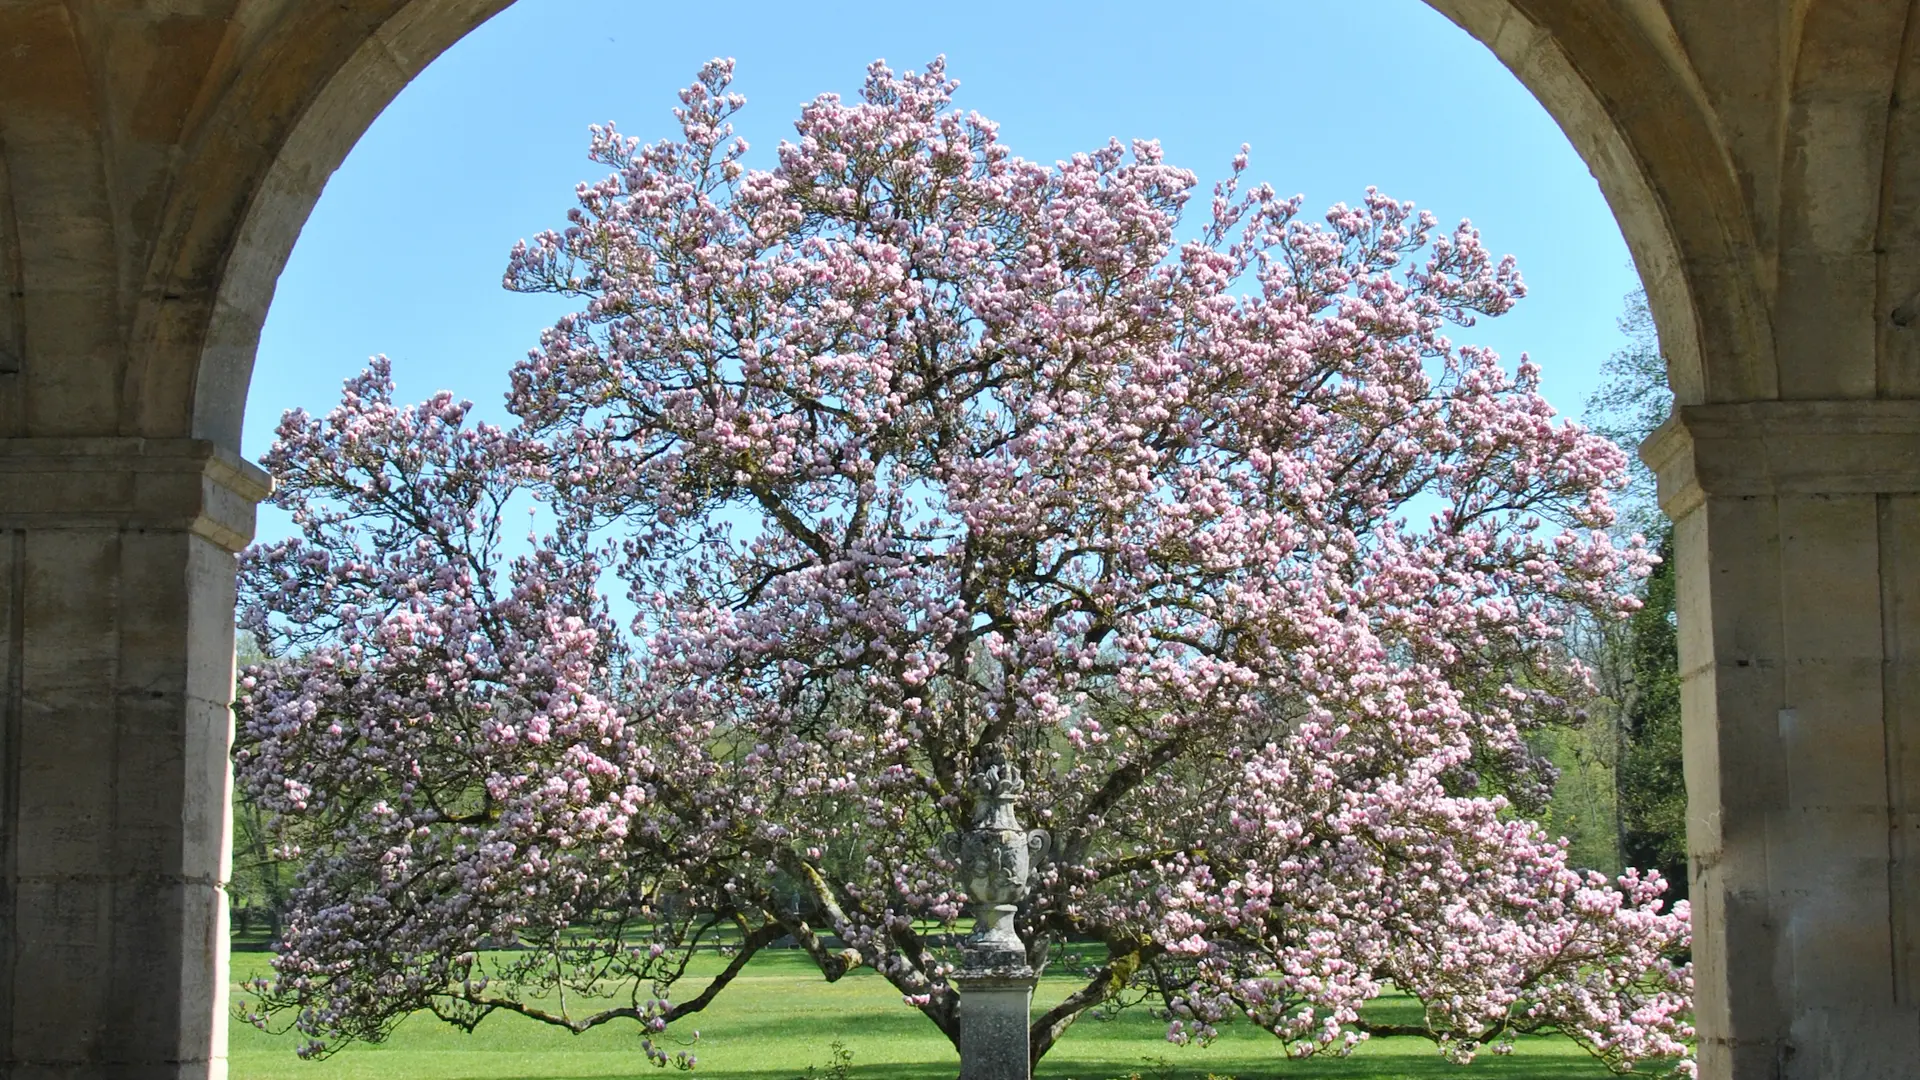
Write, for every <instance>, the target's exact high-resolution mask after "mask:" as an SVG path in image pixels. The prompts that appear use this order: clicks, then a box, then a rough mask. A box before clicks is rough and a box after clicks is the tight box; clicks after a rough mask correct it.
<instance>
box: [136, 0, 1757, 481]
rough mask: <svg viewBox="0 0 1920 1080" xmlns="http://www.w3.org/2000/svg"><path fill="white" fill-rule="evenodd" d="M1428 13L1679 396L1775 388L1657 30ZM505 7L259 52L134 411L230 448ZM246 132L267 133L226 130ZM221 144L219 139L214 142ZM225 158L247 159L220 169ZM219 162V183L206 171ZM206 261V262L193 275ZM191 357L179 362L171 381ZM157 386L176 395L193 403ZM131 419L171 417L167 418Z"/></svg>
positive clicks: (335, 26)
mask: <svg viewBox="0 0 1920 1080" xmlns="http://www.w3.org/2000/svg"><path fill="white" fill-rule="evenodd" d="M1428 2H1429V3H1430V4H1431V6H1433V7H1435V8H1436V9H1438V10H1439V11H1441V12H1442V13H1443V14H1445V15H1446V16H1447V17H1448V18H1449V19H1451V20H1453V21H1454V22H1455V23H1456V24H1458V25H1459V26H1460V27H1462V28H1463V29H1464V30H1465V31H1466V32H1467V33H1469V34H1471V35H1473V36H1474V37H1475V38H1477V39H1479V40H1480V41H1482V42H1483V43H1485V44H1486V45H1487V46H1488V47H1489V48H1491V49H1492V50H1493V51H1494V52H1495V54H1496V55H1498V56H1499V57H1500V59H1501V60H1502V61H1504V62H1505V63H1506V64H1507V66H1508V67H1509V68H1510V69H1511V70H1512V71H1513V72H1514V73H1515V74H1516V75H1517V76H1518V77H1519V78H1520V80H1521V81H1522V82H1523V83H1524V84H1525V85H1526V86H1527V87H1528V88H1529V89H1530V90H1531V91H1532V92H1533V93H1534V95H1535V96H1536V98H1538V99H1539V100H1540V102H1541V103H1542V104H1543V105H1544V106H1545V107H1546V108H1547V110H1548V111H1549V113H1551V114H1552V115H1553V116H1554V117H1555V119H1556V120H1557V121H1558V122H1559V123H1560V125H1561V128H1562V130H1564V131H1565V132H1566V133H1567V135H1568V137H1569V139H1570V140H1572V142H1573V144H1574V146H1575V147H1576V148H1577V150H1578V151H1579V153H1580V154H1581V156H1582V157H1583V158H1584V159H1585V160H1586V161H1587V162H1588V164H1589V166H1590V167H1591V168H1592V169H1593V171H1594V173H1595V175H1596V176H1597V177H1598V178H1599V181H1600V186H1601V189H1602V191H1603V192H1604V193H1605V195H1606V197H1607V200H1608V203H1609V205H1610V206H1611V207H1612V209H1613V211H1614V213H1615V215H1616V217H1617V218H1618V219H1619V221H1620V224H1621V227H1622V229H1623V231H1624V232H1625V235H1626V239H1627V242H1628V246H1629V248H1630V249H1631V250H1632V252H1633V255H1634V258H1635V261H1636V262H1637V264H1638V266H1639V268H1640V271H1641V276H1642V277H1643V279H1645V280H1646V282H1647V286H1648V292H1649V295H1650V298H1651V301H1652V306H1653V310H1654V314H1655V318H1656V320H1657V322H1658V325H1659V327H1660V330H1661V339H1662V342H1663V343H1664V346H1665V349H1666V351H1667V354H1668V356H1669V361H1670V364H1671V368H1672V371H1671V375H1670V378H1671V380H1672V383H1673V385H1674V388H1675V390H1676V392H1677V394H1678V395H1679V398H1680V400H1681V401H1683V402H1688V403H1691V402H1701V401H1711V400H1739V399H1743V398H1748V397H1754V396H1771V391H1772V377H1771V368H1772V365H1771V364H1770V363H1769V362H1768V360H1769V355H1770V351H1771V350H1770V340H1769V335H1768V333H1767V319H1766V315H1765V310H1766V305H1765V303H1764V302H1763V300H1762V298H1761V297H1760V296H1759V295H1757V291H1756V290H1755V289H1754V288H1753V283H1754V282H1755V281H1756V280H1757V275H1755V274H1754V273H1753V270H1754V266H1753V263H1754V260H1755V258H1756V256H1755V248H1754V244H1753V240H1752V237H1751V235H1750V229H1749V228H1748V226H1747V217H1746V215H1745V213H1744V200H1743V199H1742V198H1741V191H1740V188H1739V185H1738V182H1737V180H1736V178H1735V174H1734V170H1733V169H1732V167H1731V164H1730V162H1729V160H1728V159H1727V157H1726V155H1725V154H1724V153H1723V152H1721V151H1720V140H1719V139H1718V138H1717V136H1716V132H1715V127H1714V123H1713V120H1712V114H1711V112H1710V109H1709V108H1708V104H1707V102H1706V101H1705V100H1704V98H1703V94H1702V92H1701V91H1700V88H1699V86H1698V84H1697V83H1696V82H1695V81H1694V80H1693V79H1692V78H1691V77H1690V75H1689V71H1688V69H1687V67H1686V65H1685V62H1684V59H1685V58H1684V56H1683V54H1682V53H1681V52H1680V49H1679V47H1678V43H1677V41H1675V40H1674V38H1673V35H1672V31H1671V28H1669V27H1666V26H1665V25H1664V21H1657V22H1654V23H1653V24H1652V25H1648V23H1647V22H1646V21H1645V20H1644V19H1637V18H1635V17H1634V16H1633V15H1631V14H1629V13H1628V12H1627V11H1626V6H1625V5H1584V4H1583V5H1567V4H1564V3H1556V2H1554V0H1428ZM509 3H511V0H404V2H397V3H391V4H388V5H386V7H387V8H389V9H390V10H388V11H386V12H385V13H384V14H385V17H384V18H378V17H376V18H368V17H365V16H361V17H359V18H354V17H352V15H351V14H350V12H349V11H348V9H345V8H341V7H335V6H332V5H328V6H327V8H328V9H329V10H321V11H317V12H314V13H313V14H312V15H311V16H310V17H307V18H302V19H299V20H294V21H292V22H291V24H290V25H288V26H286V27H285V28H284V29H283V30H282V31H281V33H280V35H279V38H280V39H281V40H280V41H279V42H277V43H275V44H273V45H271V46H269V47H266V48H262V49H260V50H258V53H257V55H258V62H257V63H256V64H254V65H253V66H252V67H251V68H250V69H248V70H246V71H243V72H242V73H240V74H239V76H238V77H236V78H235V79H234V80H233V82H232V83H231V84H230V87H229V89H228V91H227V93H226V95H225V108H224V110H223V111H224V114H225V115H223V116H221V117H220V118H218V119H217V120H215V121H214V122H212V123H211V124H210V125H209V127H210V128H211V131H210V132H209V133H208V135H206V136H205V137H204V138H205V139H206V141H207V143H208V144H210V145H208V146H207V147H206V149H208V150H215V149H217V150H219V151H221V152H220V153H196V154H193V155H192V156H191V158H190V159H189V160H192V161H196V162H198V164H199V165H200V169H201V171H202V172H203V173H204V174H205V179H204V180H202V179H201V177H199V176H195V175H192V174H189V175H186V176H183V177H182V179H181V181H180V184H179V185H178V190H181V191H183V192H199V193H204V192H206V191H209V190H214V191H218V190H220V189H222V188H230V190H229V192H228V193H227V197H228V198H230V199H232V200H234V202H235V203H236V205H234V206H232V207H231V208H230V209H229V210H228V211H227V214H228V215H232V216H235V217H237V226H236V227H233V228H232V230H231V232H232V235H231V238H230V239H229V240H228V241H227V243H225V244H224V245H218V244H217V243H216V244H215V245H209V244H208V241H211V240H213V237H211V236H205V235H198V234H202V233H203V230H204V226H203V224H202V220H201V219H203V218H204V217H206V214H205V210H206V209H207V208H208V207H207V205H206V202H205V200H204V199H198V198H197V199H196V203H195V204H194V205H193V206H191V207H186V208H184V209H185V211H187V212H185V213H182V214H180V215H178V220H177V221H175V222H173V223H172V225H173V228H172V230H170V239H171V243H170V244H168V245H167V246H166V248H165V249H164V250H163V251H162V252H161V254H162V255H163V256H172V260H173V261H171V262H170V263H166V262H162V263H157V264H156V267H157V271H158V273H159V275H160V276H161V277H162V279H163V280H165V279H175V280H177V279H188V280H193V279H198V280H201V281H206V282H207V283H208V284H210V285H212V289H211V291H210V294H209V295H208V296H207V298H206V303H205V305H204V311H203V316H204V319H205V322H204V324H203V329H202V333H203V335H204V336H203V337H202V340H201V341H200V342H199V347H198V349H197V350H196V349H193V348H192V346H191V344H190V343H189V342H188V341H181V340H168V335H169V334H184V335H187V336H191V334H192V328H190V327H185V326H174V325H168V324H167V322H166V320H164V319H160V318H151V317H150V318H149V319H148V320H147V323H148V324H149V325H150V326H151V327H152V330H151V331H150V332H151V333H153V334H154V335H155V339H153V340H152V346H153V347H151V348H150V349H149V350H148V352H147V355H148V356H150V357H151V360H150V362H149V363H148V364H147V367H146V370H145V371H144V372H142V373H141V375H140V376H139V381H140V383H141V385H142V387H143V391H144V392H143V394H142V399H143V401H144V402H145V408H147V409H148V410H159V411H170V410H174V409H179V408H182V407H184V408H185V409H186V410H188V412H189V413H190V417H191V419H190V421H189V424H188V425H187V426H188V427H189V429H190V431H191V434H192V435H193V436H194V437H196V438H204V439H208V440H210V441H213V442H215V443H218V444H221V445H223V446H227V447H237V446H238V441H239V432H240V425H241V418H242V416H243V413H244V409H245V399H246V389H247V383H248V380H249V376H250V374H251V369H252V363H253V353H254V348H255V345H256V344H257V342H258V338H259V332H260V326H261V324H262V323H263V321H264V319H265V316H266V309H267V306H268V304H269V303H270V302H271V299H272V294H273V285H274V280H275V278H276V277H277V276H278V274H279V271H280V268H281V267H282V266H283V265H284V264H285V261H286V259H287V257H288V254H289V252H290V251H291V250H292V246H293V243H294V241H295V240H296V239H297V238H298V235H299V231H300V227H301V225H302V224H303V223H304V221H305V220H306V216H307V214H308V213H309V212H310V211H311V209H312V207H313V204H314V202H315V201H316V200H317V199H318V197H319V194H320V190H321V188H322V187H323V186H324V184H325V182H326V178H327V177H328V176H329V175H330V174H331V173H332V172H333V170H334V169H335V168H336V167H337V166H338V165H339V164H340V162H341V161H342V160H344V158H345V156H346V154H347V153H348V151H350V150H351V149H352V146H353V144H354V142H355V141H356V140H357V139H358V137H359V136H360V134H361V133H362V132H364V131H365V130H366V128H367V127H368V125H370V124H371V123H372V122H373V120H374V118H375V117H376V116H377V115H378V114H379V112H380V110H381V109H383V108H384V107H385V106H386V104H387V103H388V102H389V101H391V100H392V98H393V97H394V96H395V95H396V94H398V93H399V92H400V90H402V89H403V88H404V87H405V86H406V84H407V83H408V82H409V81H410V80H411V79H412V78H413V76H414V75H416V74H417V73H418V72H419V71H420V70H422V69H423V68H424V67H425V66H426V65H427V64H428V63H431V62H432V60H433V59H434V58H435V57H436V56H438V55H439V54H440V52H441V51H443V50H444V49H446V48H447V47H448V46H450V45H452V44H453V43H454V42H455V41H457V40H459V39H460V38H461V37H462V36H464V35H465V34H466V33H467V32H468V31H470V30H471V29H473V28H474V27H475V26H478V25H479V24H480V23H481V22H484V21H485V20H486V19H487V18H488V17H490V16H492V15H493V14H495V13H497V12H498V11H500V10H502V9H504V8H505V7H507V6H508V4H509ZM315 7H319V6H318V5H315ZM1576 8H1578V9H1580V11H1579V12H1578V13H1577V14H1570V13H1572V12H1574V9H1576ZM1655 10H1656V11H1657V9H1655ZM315 42H323V43H329V44H327V45H326V47H324V48H314V47H312V46H311V44H310V43H315ZM250 124H264V125H265V126H267V127H268V128H272V129H276V130H271V131H263V132H260V133H259V136H258V137H256V138H254V139H250V140H239V139H235V138H234V135H235V134H237V133H238V132H239V131H240V130H243V129H244V128H245V127H246V126H248V125H250ZM222 139H226V140H229V142H230V143H231V145H229V146H220V145H218V143H219V141H220V140H222ZM236 155H238V156H241V157H242V158H243V162H242V167H241V168H239V169H237V170H234V169H232V165H233V164H234V161H233V159H234V156H236ZM229 170H230V171H229ZM223 171H225V172H226V174H227V175H226V176H225V177H222V176H218V175H215V174H216V173H220V172H223ZM216 216H218V215H216ZM222 249H224V250H222ZM208 257H215V258H219V259H220V261H219V265H218V266H217V267H207V266H202V265H197V264H198V263H200V262H201V261H202V260H204V259H206V258H208ZM209 279H211V280H209ZM160 291H161V292H163V293H164V292H167V291H170V290H169V287H168V286H165V285H163V286H160ZM180 345H186V346H188V348H186V349H184V350H183V349H180V348H178V347H177V346H180ZM196 353H197V355H191V354H196ZM1710 358H1711V359H1710ZM188 361H190V362H191V369H190V370H188V371H180V370H177V367H178V365H180V364H181V363H183V362H188ZM169 367H172V368H174V369H175V370H169ZM169 387H178V388H181V389H185V388H188V387H190V388H191V398H190V400H184V401H183V400H179V399H178V398H176V397H174V395H173V394H170V393H168V391H167V388H169ZM143 419H145V420H147V421H148V422H150V423H156V424H159V425H163V426H166V424H167V418H165V417H164V416H159V415H149V416H148V417H145V418H143ZM142 426H145V425H142Z"/></svg>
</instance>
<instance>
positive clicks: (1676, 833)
mask: <svg viewBox="0 0 1920 1080" xmlns="http://www.w3.org/2000/svg"><path fill="white" fill-rule="evenodd" d="M1660 557H1661V559H1662V560H1664V561H1663V562H1661V564H1660V567H1659V568H1658V569H1657V570H1655V571H1654V573H1653V577H1651V578H1649V579H1648V581H1647V596H1646V607H1644V608H1642V609H1640V611H1639V613H1638V614H1636V615H1634V617H1633V619H1632V621H1631V622H1630V623H1629V624H1628V631H1627V635H1626V641H1625V645H1626V650H1627V661H1628V664H1629V665H1630V668H1631V672H1632V682H1631V684H1630V687H1629V690H1628V693H1627V695H1626V700H1625V701H1623V702H1622V703H1621V705H1622V708H1621V717H1620V729H1621V730H1620V739H1621V750H1620V762H1619V767H1618V772H1617V777H1616V786H1617V790H1618V791H1619V802H1620V844H1621V853H1622V855H1623V856H1624V857H1625V858H1626V861H1627V862H1628V864H1630V865H1633V866H1640V867H1651V868H1653V869H1656V870H1659V871H1660V872H1661V874H1663V875H1665V876H1666V878H1667V880H1668V882H1670V883H1671V885H1670V889H1671V891H1669V892H1668V894H1667V895H1668V897H1669V899H1674V900H1677V899H1680V898H1681V897H1684V896H1686V895H1687V782H1686V775H1685V773H1684V772H1683V771H1682V770H1681V764H1680V746H1681V743H1680V657H1679V634H1678V631H1677V624H1676V620H1675V612H1674V566H1673V529H1672V527H1671V526H1669V527H1668V528H1666V529H1665V530H1664V531H1663V535H1662V537H1661V541H1660Z"/></svg>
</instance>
